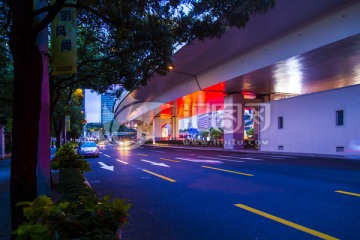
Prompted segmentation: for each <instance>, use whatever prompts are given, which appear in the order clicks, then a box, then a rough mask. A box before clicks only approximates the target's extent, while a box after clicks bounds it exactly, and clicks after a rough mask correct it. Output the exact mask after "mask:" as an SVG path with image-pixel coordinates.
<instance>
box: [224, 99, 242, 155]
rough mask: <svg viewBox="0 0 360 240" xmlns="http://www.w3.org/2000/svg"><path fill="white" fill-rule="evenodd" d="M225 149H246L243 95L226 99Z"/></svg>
mask: <svg viewBox="0 0 360 240" xmlns="http://www.w3.org/2000/svg"><path fill="white" fill-rule="evenodd" d="M224 149H227V150H241V149H244V96H243V95H242V94H241V93H231V94H229V95H227V96H225V97H224Z"/></svg>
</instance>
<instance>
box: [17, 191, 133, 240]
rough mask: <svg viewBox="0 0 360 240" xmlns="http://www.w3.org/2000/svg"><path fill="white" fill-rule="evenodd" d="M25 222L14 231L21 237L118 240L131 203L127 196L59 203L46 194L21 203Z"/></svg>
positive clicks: (43, 239)
mask: <svg viewBox="0 0 360 240" xmlns="http://www.w3.org/2000/svg"><path fill="white" fill-rule="evenodd" d="M18 206H24V208H23V211H24V215H25V217H26V218H27V220H28V221H26V222H24V223H23V224H22V225H20V226H19V228H18V229H17V230H16V231H14V232H13V233H14V234H16V235H17V238H16V239H19V240H25V239H26V240H27V239H33V240H52V239H72V238H79V239H84V240H85V239H89V240H90V239H91V240H96V239H99V240H100V239H109V240H111V239H114V240H116V239H119V236H118V232H119V229H121V227H123V226H124V224H125V223H126V222H127V220H126V216H127V212H128V210H129V208H130V207H131V204H129V203H126V202H125V200H124V199H114V200H113V201H111V200H110V197H109V196H105V197H104V198H102V199H100V200H98V201H93V200H90V201H87V202H85V203H84V204H83V203H80V204H79V203H75V202H62V203H59V204H58V205H56V204H54V203H53V201H52V200H51V199H50V198H48V197H46V196H40V197H37V198H36V199H35V200H34V201H32V202H21V203H19V204H18Z"/></svg>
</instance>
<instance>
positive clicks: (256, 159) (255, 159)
mask: <svg viewBox="0 0 360 240" xmlns="http://www.w3.org/2000/svg"><path fill="white" fill-rule="evenodd" d="M217 156H218V157H225V158H236V159H244V160H253V161H265V160H264V159H259V158H248V157H241V156H237V157H233V156H226V155H217Z"/></svg>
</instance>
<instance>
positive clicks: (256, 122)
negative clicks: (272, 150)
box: [252, 107, 260, 141]
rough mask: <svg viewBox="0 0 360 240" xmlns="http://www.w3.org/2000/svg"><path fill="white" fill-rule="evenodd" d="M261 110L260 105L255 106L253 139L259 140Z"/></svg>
mask: <svg viewBox="0 0 360 240" xmlns="http://www.w3.org/2000/svg"><path fill="white" fill-rule="evenodd" d="M259 111H260V108H259V107H255V108H254V136H253V137H252V139H253V140H255V141H256V140H259V121H260V119H259V117H260V116H259V114H258V113H259Z"/></svg>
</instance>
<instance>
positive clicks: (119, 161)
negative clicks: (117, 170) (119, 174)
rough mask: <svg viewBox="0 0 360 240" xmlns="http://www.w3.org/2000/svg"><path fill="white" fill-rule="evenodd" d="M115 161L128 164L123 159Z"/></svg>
mask: <svg viewBox="0 0 360 240" xmlns="http://www.w3.org/2000/svg"><path fill="white" fill-rule="evenodd" d="M116 161H118V162H121V163H123V164H129V163H127V162H124V161H122V160H120V159H116Z"/></svg>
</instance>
